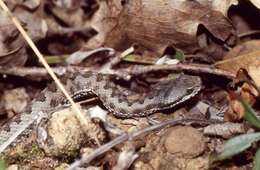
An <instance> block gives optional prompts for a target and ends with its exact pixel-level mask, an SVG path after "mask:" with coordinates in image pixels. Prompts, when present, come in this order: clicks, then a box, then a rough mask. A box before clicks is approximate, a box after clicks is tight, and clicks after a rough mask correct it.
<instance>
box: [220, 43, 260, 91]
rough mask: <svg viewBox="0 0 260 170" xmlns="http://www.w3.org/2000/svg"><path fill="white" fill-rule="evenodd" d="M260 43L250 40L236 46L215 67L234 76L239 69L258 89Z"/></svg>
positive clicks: (259, 85) (259, 83)
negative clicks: (242, 69) (245, 73)
mask: <svg viewBox="0 0 260 170" xmlns="http://www.w3.org/2000/svg"><path fill="white" fill-rule="evenodd" d="M259 56H260V41H259V40H251V41H247V42H245V43H243V44H241V45H238V46H236V47H235V48H233V49H232V50H231V51H230V52H228V53H227V54H226V56H225V57H224V60H223V61H220V62H217V63H216V64H215V66H216V67H218V68H220V69H223V70H226V71H229V72H232V73H234V74H236V73H237V72H238V70H239V69H240V68H244V69H246V71H247V72H248V74H249V75H250V76H251V78H252V79H253V80H254V82H255V83H256V85H257V86H258V87H260V79H259V73H260V68H259V67H260V57H259Z"/></svg>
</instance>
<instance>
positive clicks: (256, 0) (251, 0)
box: [250, 0, 260, 9]
mask: <svg viewBox="0 0 260 170" xmlns="http://www.w3.org/2000/svg"><path fill="white" fill-rule="evenodd" d="M250 2H252V4H254V6H255V7H257V8H259V9H260V1H259V0H250Z"/></svg>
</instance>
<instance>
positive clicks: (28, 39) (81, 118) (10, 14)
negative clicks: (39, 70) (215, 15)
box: [0, 0, 88, 126]
mask: <svg viewBox="0 0 260 170" xmlns="http://www.w3.org/2000/svg"><path fill="white" fill-rule="evenodd" d="M0 6H1V7H2V9H3V10H4V11H5V12H6V13H7V14H8V15H9V17H10V18H11V19H12V21H13V23H14V25H15V26H16V28H17V29H18V30H19V31H20V33H21V34H22V36H23V37H24V39H25V40H26V41H27V43H28V44H29V46H30V47H31V48H32V50H33V51H34V53H35V54H36V56H37V57H38V59H39V60H40V62H41V63H42V64H43V66H44V67H45V68H46V70H47V71H48V73H49V74H50V76H51V77H52V79H53V80H54V82H55V83H56V84H57V86H58V88H59V89H60V90H61V91H62V93H63V94H64V95H65V96H66V98H67V99H68V101H69V102H70V103H71V106H72V108H73V109H74V111H75V113H76V116H77V117H78V118H79V120H80V122H82V123H83V124H84V125H85V126H87V125H88V123H87V121H86V119H85V117H84V116H83V114H82V113H81V111H80V109H79V108H78V107H77V105H76V104H75V103H74V101H73V100H72V98H71V97H70V95H69V94H68V92H67V91H66V90H65V88H64V86H63V85H62V83H61V82H60V80H59V79H58V78H57V76H56V75H55V73H54V72H53V71H52V69H51V68H50V66H49V65H48V63H47V62H46V61H45V59H44V57H43V55H42V54H41V52H40V51H39V50H38V48H37V47H36V45H35V44H34V42H33V41H32V39H31V38H30V37H29V36H28V34H27V33H26V31H25V30H24V29H23V27H22V25H21V24H20V22H19V20H18V19H17V18H16V17H14V16H13V14H12V13H11V12H10V10H9V9H8V7H7V6H6V5H5V3H4V2H3V0H0Z"/></svg>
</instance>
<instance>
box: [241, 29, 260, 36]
mask: <svg viewBox="0 0 260 170" xmlns="http://www.w3.org/2000/svg"><path fill="white" fill-rule="evenodd" d="M254 34H260V30H249V31H246V32H243V33H240V34H238V37H239V38H244V37H248V36H251V35H254Z"/></svg>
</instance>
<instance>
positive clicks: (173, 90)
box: [0, 71, 202, 152]
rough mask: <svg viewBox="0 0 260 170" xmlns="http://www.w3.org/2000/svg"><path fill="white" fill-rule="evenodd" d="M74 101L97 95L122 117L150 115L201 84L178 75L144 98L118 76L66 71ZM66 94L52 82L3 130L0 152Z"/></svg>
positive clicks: (195, 78)
mask: <svg viewBox="0 0 260 170" xmlns="http://www.w3.org/2000/svg"><path fill="white" fill-rule="evenodd" d="M60 80H61V81H62V83H63V84H64V85H65V88H66V90H67V91H68V92H69V93H70V95H71V96H72V98H73V99H74V100H79V99H80V98H82V97H84V96H97V97H98V98H99V100H100V101H101V102H102V104H103V106H104V107H105V108H106V109H107V110H108V111H109V112H111V113H112V114H113V115H114V116H116V117H119V118H133V117H142V116H148V115H150V114H153V113H155V112H158V111H162V110H166V109H171V108H173V107H175V106H176V105H178V104H181V103H183V102H185V101H187V100H188V99H190V98H191V97H193V96H195V95H196V94H197V93H198V92H199V91H200V90H201V87H202V82H201V79H200V77H198V76H193V75H187V74H179V75H178V76H177V77H175V78H174V79H167V80H162V81H159V82H158V83H155V84H154V85H153V86H151V88H150V91H148V92H147V93H144V94H142V97H138V98H135V99H130V98H129V95H128V94H130V92H129V91H128V90H127V88H120V86H119V85H118V83H116V81H114V80H115V77H114V76H111V75H108V74H103V73H97V72H93V71H86V72H78V73H68V74H67V73H66V77H62V78H61V79H60ZM64 101H65V97H64V96H63V93H62V92H61V91H60V90H59V89H58V88H57V86H56V85H55V84H54V83H53V84H51V85H49V86H47V88H46V89H44V90H43V91H42V92H41V93H40V94H39V96H38V97H37V98H35V99H34V100H33V101H32V103H31V105H30V108H29V109H28V110H27V111H25V112H24V113H21V114H17V115H16V116H14V117H13V118H12V119H11V120H10V121H9V122H8V123H6V124H4V125H3V126H2V127H1V129H0V152H3V151H4V150H5V149H6V148H8V147H9V146H10V145H11V144H12V143H15V141H16V140H17V138H18V137H19V136H20V135H21V134H23V133H25V132H26V129H28V128H29V127H30V126H32V125H33V124H35V123H36V122H38V121H39V119H40V118H41V115H42V114H47V115H49V114H51V113H52V111H53V110H54V109H56V108H58V107H60V106H61V105H64Z"/></svg>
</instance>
